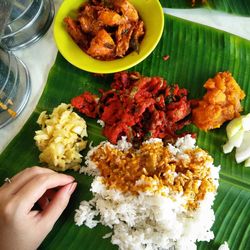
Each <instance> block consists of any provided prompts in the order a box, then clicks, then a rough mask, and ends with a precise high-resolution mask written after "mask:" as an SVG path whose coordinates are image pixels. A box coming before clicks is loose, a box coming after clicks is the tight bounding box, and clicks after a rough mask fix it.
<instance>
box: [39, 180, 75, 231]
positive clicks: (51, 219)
mask: <svg viewBox="0 0 250 250" xmlns="http://www.w3.org/2000/svg"><path fill="white" fill-rule="evenodd" d="M76 186H77V183H76V182H73V183H70V184H67V185H66V186H64V187H61V188H60V190H59V191H57V193H56V194H55V196H54V198H53V200H52V201H50V203H49V204H48V206H47V207H46V208H45V210H44V211H42V212H41V213H40V214H39V215H38V216H41V217H40V219H41V221H42V223H44V225H47V226H48V227H49V229H52V227H53V225H54V224H55V222H56V221H57V220H58V218H59V217H60V215H61V214H62V212H63V211H64V209H65V208H66V207H67V205H68V203H69V199H70V196H71V194H72V193H73V192H74V190H75V188H76Z"/></svg>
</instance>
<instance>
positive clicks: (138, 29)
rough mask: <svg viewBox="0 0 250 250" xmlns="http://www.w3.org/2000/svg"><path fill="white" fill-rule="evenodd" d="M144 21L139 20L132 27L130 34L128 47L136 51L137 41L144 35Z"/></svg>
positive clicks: (137, 50) (137, 49)
mask: <svg viewBox="0 0 250 250" xmlns="http://www.w3.org/2000/svg"><path fill="white" fill-rule="evenodd" d="M144 33H145V32H144V23H143V21H142V20H139V21H138V22H137V23H136V25H135V28H134V31H133V34H132V36H131V40H130V47H131V48H132V49H133V50H134V51H136V52H137V53H138V52H139V41H140V39H141V38H142V37H143V36H144Z"/></svg>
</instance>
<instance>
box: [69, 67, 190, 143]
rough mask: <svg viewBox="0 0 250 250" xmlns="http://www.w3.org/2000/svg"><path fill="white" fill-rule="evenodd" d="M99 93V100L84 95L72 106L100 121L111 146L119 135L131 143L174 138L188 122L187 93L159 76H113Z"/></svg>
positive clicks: (188, 106) (118, 74)
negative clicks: (107, 88)
mask: <svg viewBox="0 0 250 250" xmlns="http://www.w3.org/2000/svg"><path fill="white" fill-rule="evenodd" d="M100 94H101V96H100V98H99V97H98V96H96V95H94V94H91V93H89V92H84V93H83V94H81V95H80V96H77V97H75V98H73V99H72V100H71V104H72V105H73V106H74V107H75V108H76V109H77V110H78V111H79V112H81V113H83V114H85V115H86V116H88V117H91V118H99V119H101V120H102V121H103V122H104V123H105V126H104V128H103V134H104V136H106V137H107V138H108V140H109V141H110V142H111V143H113V144H116V143H117V141H118V140H119V139H120V138H121V136H127V139H128V141H132V142H141V141H143V140H144V139H148V138H151V137H152V138H162V139H172V138H177V135H176V131H177V130H180V129H182V128H183V127H184V125H186V124H189V123H190V119H189V114H190V113H191V108H190V101H189V100H188V98H187V95H188V92H187V90H186V89H184V88H179V86H178V85H177V84H175V85H168V84H167V82H166V80H164V79H163V78H161V77H146V76H141V75H140V74H139V73H138V72H134V73H128V72H120V73H116V74H115V75H114V81H113V83H112V84H111V89H110V90H107V91H104V90H100Z"/></svg>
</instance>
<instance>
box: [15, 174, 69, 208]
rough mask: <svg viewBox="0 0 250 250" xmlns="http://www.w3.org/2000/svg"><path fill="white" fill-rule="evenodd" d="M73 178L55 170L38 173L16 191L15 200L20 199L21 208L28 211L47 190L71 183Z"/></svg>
mask: <svg viewBox="0 0 250 250" xmlns="http://www.w3.org/2000/svg"><path fill="white" fill-rule="evenodd" d="M73 181H74V178H73V177H72V176H69V175H65V174H58V173H55V172H52V173H44V174H39V175H38V176H36V177H34V178H32V179H31V180H29V182H27V183H26V184H25V185H24V186H23V187H22V188H21V189H20V190H19V191H18V192H17V193H16V198H17V202H18V201H20V205H21V206H22V209H24V210H25V211H26V212H29V211H30V210H31V208H32V207H33V206H34V204H35V203H36V202H37V201H38V200H39V199H40V198H41V197H42V196H43V194H44V193H45V192H46V191H47V190H48V189H52V188H55V187H58V186H64V185H67V184H69V183H72V182H73Z"/></svg>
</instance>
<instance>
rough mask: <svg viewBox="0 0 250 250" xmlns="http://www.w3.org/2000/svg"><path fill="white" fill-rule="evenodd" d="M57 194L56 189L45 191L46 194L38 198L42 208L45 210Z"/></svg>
mask: <svg viewBox="0 0 250 250" xmlns="http://www.w3.org/2000/svg"><path fill="white" fill-rule="evenodd" d="M55 194H56V190H55V189H49V190H47V191H46V192H45V194H44V195H43V196H42V197H41V198H40V199H39V200H38V202H37V203H38V204H39V206H40V208H41V209H42V210H44V209H45V208H46V207H47V206H48V205H49V203H50V201H51V200H53V198H54V196H55Z"/></svg>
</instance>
